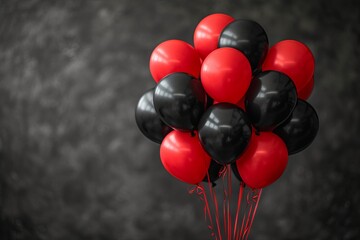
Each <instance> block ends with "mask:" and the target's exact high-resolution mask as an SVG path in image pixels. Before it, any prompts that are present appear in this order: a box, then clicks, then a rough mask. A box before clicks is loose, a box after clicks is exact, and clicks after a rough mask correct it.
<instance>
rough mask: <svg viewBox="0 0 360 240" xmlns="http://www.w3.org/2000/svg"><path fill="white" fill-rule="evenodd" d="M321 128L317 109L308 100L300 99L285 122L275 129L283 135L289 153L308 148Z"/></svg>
mask: <svg viewBox="0 0 360 240" xmlns="http://www.w3.org/2000/svg"><path fill="white" fill-rule="evenodd" d="M318 130H319V118H318V116H317V114H316V111H315V109H314V108H313V107H312V106H311V105H310V104H309V103H307V102H306V101H303V100H300V99H299V100H298V102H297V104H296V107H295V109H294V111H293V113H292V115H291V116H290V117H289V119H288V120H286V122H285V123H283V124H281V125H280V126H279V127H277V128H276V129H275V130H274V133H276V134H277V135H278V136H279V137H281V138H282V139H283V140H284V142H285V144H286V147H287V149H288V152H289V155H290V154H295V153H298V152H300V151H302V150H304V149H305V148H307V147H308V146H309V145H310V144H311V143H312V141H313V140H314V139H315V137H316V134H317V132H318Z"/></svg>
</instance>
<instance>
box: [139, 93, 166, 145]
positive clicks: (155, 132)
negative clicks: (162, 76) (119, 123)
mask: <svg viewBox="0 0 360 240" xmlns="http://www.w3.org/2000/svg"><path fill="white" fill-rule="evenodd" d="M154 90H155V89H154V88H152V89H150V90H148V91H147V92H145V93H144V94H143V95H142V96H141V98H140V100H139V102H138V104H137V106H136V109H135V119H136V123H137V125H138V127H139V129H140V131H141V132H142V133H143V134H144V135H145V136H146V137H147V138H149V139H150V140H152V141H154V142H156V143H161V142H162V140H163V139H164V137H165V136H166V135H167V134H168V133H169V132H171V131H172V129H171V128H170V127H169V126H167V125H166V124H165V123H164V122H163V121H161V119H160V117H159V115H158V114H157V113H156V111H155V108H154V103H153V97H154Z"/></svg>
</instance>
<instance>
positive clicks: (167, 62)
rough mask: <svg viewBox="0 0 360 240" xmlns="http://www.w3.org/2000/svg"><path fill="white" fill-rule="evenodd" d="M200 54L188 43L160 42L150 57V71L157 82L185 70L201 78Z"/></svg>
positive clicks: (179, 41) (178, 41)
mask: <svg viewBox="0 0 360 240" xmlns="http://www.w3.org/2000/svg"><path fill="white" fill-rule="evenodd" d="M200 69H201V61H200V56H199V54H198V53H197V52H196V50H195V49H194V48H193V47H192V46H191V45H190V44H188V43H186V42H184V41H181V40H168V41H165V42H163V43H160V44H159V45H158V46H157V47H156V48H155V49H154V51H153V52H152V54H151V57H150V72H151V75H152V77H153V78H154V80H155V82H159V81H160V80H161V79H162V78H163V77H165V76H166V75H169V74H170V73H174V72H184V73H187V74H190V75H192V76H193V77H195V78H199V75H200Z"/></svg>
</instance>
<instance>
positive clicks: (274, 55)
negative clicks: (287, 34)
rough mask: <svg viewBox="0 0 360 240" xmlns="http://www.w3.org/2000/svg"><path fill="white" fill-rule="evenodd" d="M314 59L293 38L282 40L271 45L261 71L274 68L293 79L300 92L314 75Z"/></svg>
mask: <svg viewBox="0 0 360 240" xmlns="http://www.w3.org/2000/svg"><path fill="white" fill-rule="evenodd" d="M314 68H315V60H314V56H313V54H312V53H311V50H310V49H309V48H308V47H307V46H306V45H305V44H303V43H301V42H298V41H295V40H284V41H281V42H278V43H277V44H275V45H274V46H272V47H271V48H270V50H269V52H268V54H267V56H266V58H265V61H264V63H263V66H262V70H263V71H267V70H275V71H279V72H282V73H284V74H286V75H288V76H289V77H290V78H291V80H293V82H294V84H295V86H296V89H297V92H298V93H299V92H301V91H302V90H303V88H304V87H305V86H306V84H307V83H308V82H309V81H310V80H311V77H312V76H313V75H314Z"/></svg>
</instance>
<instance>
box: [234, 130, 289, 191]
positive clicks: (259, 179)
mask: <svg viewBox="0 0 360 240" xmlns="http://www.w3.org/2000/svg"><path fill="white" fill-rule="evenodd" d="M287 162H288V152H287V148H286V145H285V143H284V142H283V141H282V140H281V138H280V137H278V136H277V135H275V134H274V133H272V132H261V133H260V135H253V136H252V138H251V141H250V144H249V146H248V148H247V149H246V150H245V152H244V154H243V155H242V156H241V157H240V158H239V159H238V160H237V161H236V165H237V168H238V171H239V173H240V176H241V178H242V179H243V181H244V182H245V183H246V184H247V185H248V186H250V187H251V188H263V187H266V186H268V185H270V184H271V183H273V182H275V181H276V180H277V179H278V178H279V177H280V176H281V175H282V173H283V172H284V170H285V168H286V165H287Z"/></svg>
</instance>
